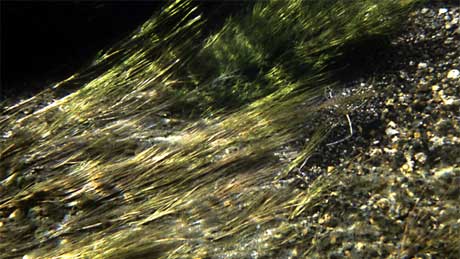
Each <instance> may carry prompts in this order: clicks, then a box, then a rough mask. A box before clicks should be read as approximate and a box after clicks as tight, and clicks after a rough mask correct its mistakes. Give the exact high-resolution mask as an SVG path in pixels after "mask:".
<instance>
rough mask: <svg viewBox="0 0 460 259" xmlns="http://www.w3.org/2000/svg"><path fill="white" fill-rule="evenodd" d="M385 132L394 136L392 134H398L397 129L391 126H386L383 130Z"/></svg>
mask: <svg viewBox="0 0 460 259" xmlns="http://www.w3.org/2000/svg"><path fill="white" fill-rule="evenodd" d="M385 133H386V134H387V135H388V136H390V137H391V136H394V135H398V134H399V131H397V130H395V129H392V128H387V129H386V130H385Z"/></svg>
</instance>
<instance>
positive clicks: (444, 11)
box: [438, 8, 449, 15]
mask: <svg viewBox="0 0 460 259" xmlns="http://www.w3.org/2000/svg"><path fill="white" fill-rule="evenodd" d="M447 11H449V10H447V8H440V9H439V11H438V15H441V14H445V13H447Z"/></svg>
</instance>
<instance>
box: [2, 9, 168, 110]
mask: <svg viewBox="0 0 460 259" xmlns="http://www.w3.org/2000/svg"><path fill="white" fill-rule="evenodd" d="M0 5H1V64H0V65H1V84H0V101H1V100H4V99H6V98H10V97H13V96H18V95H22V96H31V95H33V94H34V93H36V92H37V91H39V90H41V89H43V88H44V87H46V86H48V85H49V84H50V83H52V82H57V81H60V80H63V79H65V78H67V77H68V76H70V75H72V74H73V73H74V72H76V71H77V70H78V69H80V68H82V67H83V66H84V65H85V64H87V63H89V62H91V61H92V58H93V57H94V56H95V55H96V54H97V52H98V51H99V50H101V49H103V48H107V47H109V46H111V45H112V44H114V43H116V42H117V41H119V40H120V39H122V38H123V37H125V36H127V35H128V34H129V33H130V32H132V31H133V30H135V29H136V28H137V27H138V26H139V25H141V24H142V23H143V22H145V21H146V20H147V19H148V18H149V17H150V16H151V15H153V14H154V12H155V11H159V9H160V8H161V6H162V5H163V2H160V1H144V2H136V1H130V2H107V1H98V2H94V1H93V2H86V1H64V2H32V1H30V2H29V1H3V0H0Z"/></svg>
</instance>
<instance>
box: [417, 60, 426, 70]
mask: <svg viewBox="0 0 460 259" xmlns="http://www.w3.org/2000/svg"><path fill="white" fill-rule="evenodd" d="M427 66H428V65H427V64H426V63H424V62H420V63H418V66H417V67H418V68H419V69H424V68H427Z"/></svg>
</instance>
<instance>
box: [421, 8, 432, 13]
mask: <svg viewBox="0 0 460 259" xmlns="http://www.w3.org/2000/svg"><path fill="white" fill-rule="evenodd" d="M428 11H430V9H428V8H423V9H422V11H421V13H422V14H426V13H428Z"/></svg>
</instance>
